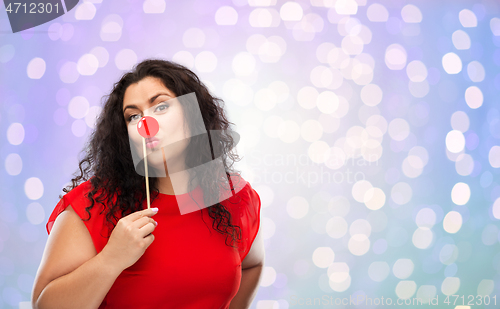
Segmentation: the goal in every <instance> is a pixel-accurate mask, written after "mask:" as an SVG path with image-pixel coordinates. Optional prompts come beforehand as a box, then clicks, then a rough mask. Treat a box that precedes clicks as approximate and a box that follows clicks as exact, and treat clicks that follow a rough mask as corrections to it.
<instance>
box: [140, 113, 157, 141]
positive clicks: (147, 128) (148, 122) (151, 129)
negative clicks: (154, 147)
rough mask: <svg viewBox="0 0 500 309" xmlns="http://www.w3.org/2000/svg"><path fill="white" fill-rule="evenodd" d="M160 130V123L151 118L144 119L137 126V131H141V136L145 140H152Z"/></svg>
mask: <svg viewBox="0 0 500 309" xmlns="http://www.w3.org/2000/svg"><path fill="white" fill-rule="evenodd" d="M159 130H160V125H159V124H158V121H156V119H155V118H153V117H150V116H145V117H142V119H141V120H139V123H138V124H137V131H139V134H140V135H141V136H142V137H144V138H151V137H153V136H155V135H156V133H158V131H159Z"/></svg>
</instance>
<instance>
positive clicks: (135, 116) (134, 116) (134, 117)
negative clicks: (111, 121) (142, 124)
mask: <svg viewBox="0 0 500 309" xmlns="http://www.w3.org/2000/svg"><path fill="white" fill-rule="evenodd" d="M140 118H141V117H140V115H138V114H136V115H131V116H130V117H128V121H135V120H139V119H140Z"/></svg>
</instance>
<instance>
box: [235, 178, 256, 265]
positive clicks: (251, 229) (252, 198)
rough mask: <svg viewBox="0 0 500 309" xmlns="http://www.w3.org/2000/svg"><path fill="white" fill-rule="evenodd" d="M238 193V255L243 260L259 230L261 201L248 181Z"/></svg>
mask: <svg viewBox="0 0 500 309" xmlns="http://www.w3.org/2000/svg"><path fill="white" fill-rule="evenodd" d="M238 195H240V196H241V198H242V199H241V201H240V203H239V207H238V208H239V215H240V220H239V223H240V228H241V243H240V257H241V261H243V260H244V259H245V257H246V256H247V254H248V252H249V251H250V248H251V247H252V244H253V242H254V240H255V237H256V236H257V232H258V231H259V227H260V211H261V202H260V196H259V194H257V192H256V191H255V190H254V189H253V188H252V186H251V185H250V183H249V182H247V184H246V186H245V188H244V189H243V190H241V191H240V192H238Z"/></svg>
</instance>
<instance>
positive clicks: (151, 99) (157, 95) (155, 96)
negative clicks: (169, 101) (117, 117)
mask: <svg viewBox="0 0 500 309" xmlns="http://www.w3.org/2000/svg"><path fill="white" fill-rule="evenodd" d="M161 95H166V96H169V97H171V96H170V94H168V93H166V92H159V93H157V94H156V95H154V96H152V97H151V98H150V99H149V104H153V102H154V101H155V100H156V98H157V97H159V96H161ZM127 108H135V109H139V108H138V107H137V105H134V104H131V105H127V106H125V108H124V109H123V113H125V111H126V110H127Z"/></svg>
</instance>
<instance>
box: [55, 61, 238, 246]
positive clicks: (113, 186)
mask: <svg viewBox="0 0 500 309" xmlns="http://www.w3.org/2000/svg"><path fill="white" fill-rule="evenodd" d="M145 77H155V78H159V79H160V80H161V81H162V82H163V84H164V86H165V87H167V88H168V89H169V90H170V91H172V92H173V93H174V94H175V96H176V97H178V96H182V95H184V94H188V93H192V92H194V93H195V95H196V98H197V100H198V105H199V110H200V111H201V114H202V117H203V121H204V124H205V129H206V131H207V132H211V134H207V136H208V140H210V144H211V149H210V146H208V143H204V144H203V143H202V140H201V139H196V138H192V139H190V142H189V145H188V146H187V149H186V151H185V153H186V166H198V165H200V164H202V163H205V162H208V161H210V160H213V159H214V158H219V157H220V159H221V160H222V163H223V165H224V169H225V173H226V175H224V176H227V177H221V175H213V174H210V171H208V170H207V171H206V172H205V173H204V174H203V175H197V176H198V177H197V179H198V180H199V185H200V187H201V188H202V189H203V195H204V199H205V201H206V196H210V195H212V194H214V192H219V191H218V190H219V188H220V187H219V186H220V185H221V183H222V182H223V179H225V180H226V181H227V179H228V177H229V176H230V175H237V174H238V173H235V172H236V171H235V170H234V169H233V168H232V166H233V164H234V162H235V161H238V160H240V157H239V156H238V154H237V153H235V152H233V147H234V146H235V140H234V138H233V137H232V136H231V134H229V132H230V124H233V125H234V123H232V122H229V121H228V120H227V118H226V115H225V112H224V109H223V105H221V104H220V103H221V102H222V103H223V101H222V100H221V99H220V98H217V97H215V96H213V95H211V94H210V92H209V90H208V89H207V87H206V86H205V85H204V84H203V83H202V82H201V81H200V79H199V78H198V77H197V76H196V74H195V73H194V72H192V71H191V70H189V69H188V68H186V67H185V66H183V65H181V64H178V63H175V62H172V61H168V60H163V59H154V58H149V59H146V60H144V61H142V62H140V63H138V64H136V65H135V66H134V68H133V69H132V70H131V71H130V72H127V73H125V74H124V75H123V76H122V77H121V79H120V80H119V81H118V82H117V83H115V84H114V85H113V89H112V91H111V93H110V94H109V95H106V96H104V98H105V99H106V101H105V103H104V107H103V109H102V112H101V114H100V115H99V117H98V118H97V121H96V126H95V129H94V130H93V131H92V133H91V135H90V139H89V141H88V142H87V144H86V145H85V147H84V149H83V150H82V151H81V152H84V153H85V156H84V157H83V159H82V160H81V161H80V162H79V165H78V168H79V171H78V170H77V171H76V172H75V173H74V174H73V176H75V177H74V178H72V179H71V184H69V185H68V186H66V187H65V188H64V189H63V191H64V192H66V193H68V192H69V191H71V190H72V189H74V188H75V187H76V186H78V185H79V184H80V183H82V182H84V181H87V180H89V179H90V183H91V185H92V190H91V191H90V192H89V193H88V194H87V197H88V199H89V200H90V201H91V204H90V206H88V207H87V208H86V209H85V210H86V211H87V213H88V215H89V218H88V219H87V220H90V216H91V214H90V209H92V207H94V204H95V203H98V204H101V206H102V207H103V210H102V211H101V214H102V213H103V212H104V211H106V221H107V223H108V224H109V227H110V229H109V232H108V234H107V235H105V237H107V238H109V236H110V234H111V231H112V229H113V228H114V226H116V223H117V221H118V220H119V218H118V217H117V215H116V214H117V212H118V211H121V216H122V217H124V216H126V215H128V214H130V213H132V212H135V211H138V210H141V209H142V208H141V205H142V204H143V202H144V200H145V199H146V193H145V190H146V188H145V177H144V176H141V175H139V174H138V173H137V172H136V171H135V167H134V162H133V158H132V155H131V152H130V144H129V143H130V142H129V138H128V132H127V125H126V122H125V119H124V116H123V112H122V108H123V97H124V94H125V91H126V89H127V87H128V86H130V85H131V84H134V83H138V82H139V81H141V80H142V79H143V78H145ZM182 108H183V109H184V117H185V118H187V119H185V120H186V122H187V123H188V125H189V127H190V128H193V126H194V125H196V124H194V123H192V121H191V120H190V118H189V116H188V115H189V114H190V109H192V106H191V107H190V106H189V105H186V106H184V105H183V107H182ZM197 108H198V107H197ZM198 125H199V124H198ZM210 130H217V131H210ZM213 132H218V133H217V135H214V134H213ZM210 135H212V136H210ZM214 136H215V137H216V138H214ZM207 147H208V148H209V149H207ZM192 149H193V150H194V149H196V150H197V151H190V150H192ZM200 149H204V150H207V151H199V150H200ZM189 179H190V180H189V186H190V188H192V182H193V180H194V179H193V175H190V177H189ZM230 179H233V177H230ZM149 182H150V194H151V197H152V199H153V200H154V199H155V198H157V197H158V193H159V191H158V188H157V183H158V182H157V178H154V177H149ZM190 193H191V192H190ZM60 198H62V196H60ZM104 203H106V205H109V206H108V207H104ZM106 208H107V209H106ZM208 213H209V216H210V217H211V218H212V219H213V223H212V228H213V229H214V230H216V231H218V232H219V233H221V234H227V235H226V245H228V239H229V238H230V239H231V246H233V244H234V243H235V242H237V241H239V240H241V228H240V227H239V226H237V225H233V224H232V222H233V220H232V218H231V213H230V212H229V211H228V210H227V209H226V207H224V206H223V205H222V204H221V203H217V204H215V205H213V206H211V207H208ZM200 214H201V216H202V219H203V214H202V212H201V211H200ZM87 220H85V221H87ZM205 225H206V223H205ZM207 228H208V226H207Z"/></svg>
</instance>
